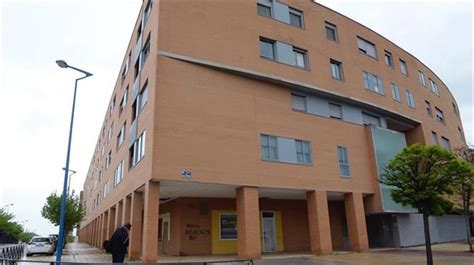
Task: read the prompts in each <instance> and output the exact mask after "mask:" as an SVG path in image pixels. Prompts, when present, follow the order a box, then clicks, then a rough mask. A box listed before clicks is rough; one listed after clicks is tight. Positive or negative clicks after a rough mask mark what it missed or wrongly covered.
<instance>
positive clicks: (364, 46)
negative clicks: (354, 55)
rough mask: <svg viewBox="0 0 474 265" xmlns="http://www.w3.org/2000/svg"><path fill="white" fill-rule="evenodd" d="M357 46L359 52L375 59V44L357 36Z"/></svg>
mask: <svg viewBox="0 0 474 265" xmlns="http://www.w3.org/2000/svg"><path fill="white" fill-rule="evenodd" d="M357 45H358V46H359V51H360V52H362V53H364V54H366V55H367V56H369V57H372V58H374V59H377V51H376V49H375V44H373V43H372V42H370V41H367V40H365V39H363V38H361V37H359V36H357Z"/></svg>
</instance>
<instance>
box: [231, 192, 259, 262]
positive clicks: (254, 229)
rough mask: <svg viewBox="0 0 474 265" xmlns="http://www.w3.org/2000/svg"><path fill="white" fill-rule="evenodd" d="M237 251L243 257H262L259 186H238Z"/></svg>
mask: <svg viewBox="0 0 474 265" xmlns="http://www.w3.org/2000/svg"><path fill="white" fill-rule="evenodd" d="M236 201H237V231H238V232H237V241H238V242H237V253H238V255H239V258H241V259H254V258H260V256H261V254H262V250H261V242H260V236H261V233H260V210H259V205H258V188H256V187H240V188H237V198H236Z"/></svg>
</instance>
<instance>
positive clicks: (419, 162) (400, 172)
mask: <svg viewBox="0 0 474 265" xmlns="http://www.w3.org/2000/svg"><path fill="white" fill-rule="evenodd" d="M459 166H461V163H459V161H458V160H457V158H456V156H455V155H454V154H452V153H450V152H449V151H447V150H446V149H444V148H441V147H439V146H437V145H430V146H424V145H421V144H414V145H411V146H409V147H406V148H404V149H403V150H402V151H401V152H399V153H398V154H397V155H395V157H394V158H393V159H392V160H390V162H389V164H388V165H387V166H386V168H385V172H384V174H383V176H384V179H382V180H381V182H382V183H384V184H386V185H390V186H394V187H395V189H393V190H392V192H391V197H392V199H393V200H394V201H395V202H398V203H401V204H402V205H404V206H407V205H410V206H411V207H413V208H415V209H417V210H418V212H419V213H421V214H422V215H423V225H424V233H425V246H426V260H427V264H428V265H432V264H433V254H432V251H431V239H430V228H429V221H428V218H429V216H430V215H442V214H444V213H446V211H449V210H450V209H451V208H452V205H453V204H452V203H451V202H450V201H448V200H447V199H445V195H446V194H452V192H453V177H452V176H453V173H454V172H455V171H459Z"/></svg>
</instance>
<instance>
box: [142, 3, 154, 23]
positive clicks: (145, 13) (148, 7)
mask: <svg viewBox="0 0 474 265" xmlns="http://www.w3.org/2000/svg"><path fill="white" fill-rule="evenodd" d="M152 6H153V1H152V0H148V2H147V3H146V7H145V11H143V21H144V22H143V23H144V25H146V22H147V21H148V18H149V17H150V14H151V8H152Z"/></svg>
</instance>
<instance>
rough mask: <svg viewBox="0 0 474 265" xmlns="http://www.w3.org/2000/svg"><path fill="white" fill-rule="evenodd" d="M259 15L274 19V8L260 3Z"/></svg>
mask: <svg viewBox="0 0 474 265" xmlns="http://www.w3.org/2000/svg"><path fill="white" fill-rule="evenodd" d="M257 13H258V14H259V15H260V16H264V17H270V18H271V17H272V6H271V5H270V6H267V5H263V4H260V3H258V4H257Z"/></svg>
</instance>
